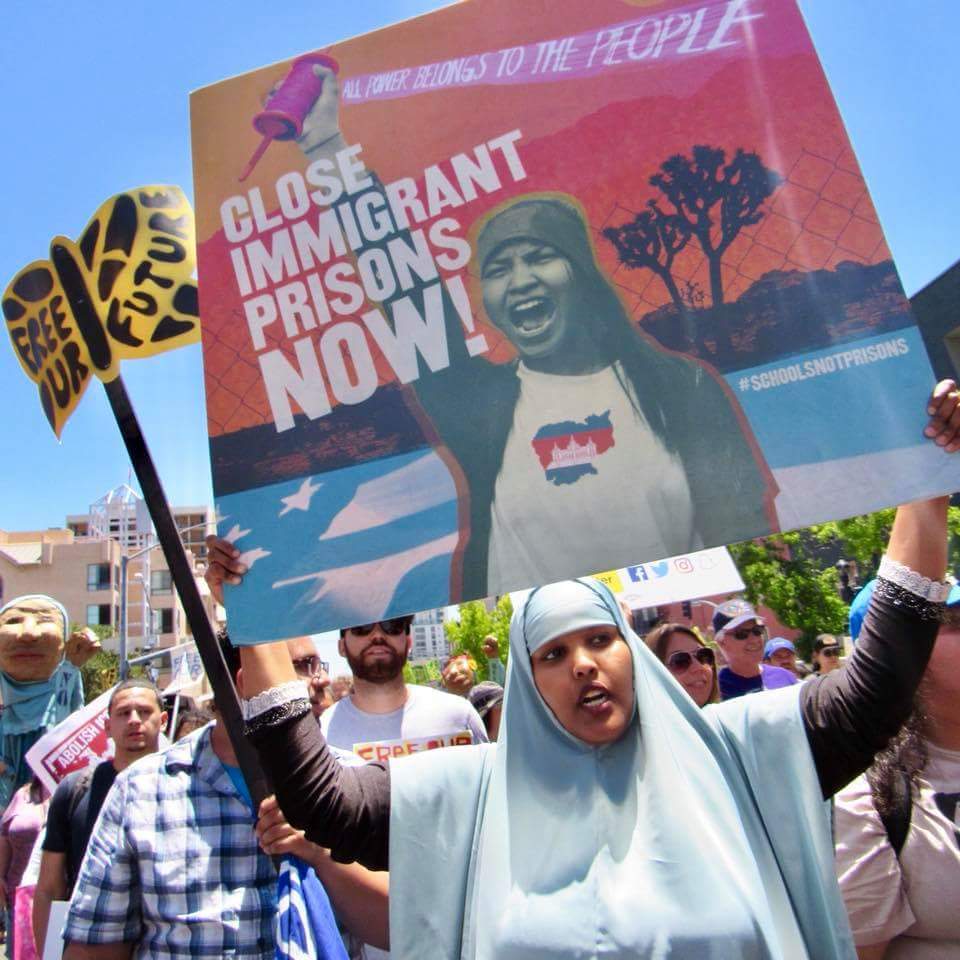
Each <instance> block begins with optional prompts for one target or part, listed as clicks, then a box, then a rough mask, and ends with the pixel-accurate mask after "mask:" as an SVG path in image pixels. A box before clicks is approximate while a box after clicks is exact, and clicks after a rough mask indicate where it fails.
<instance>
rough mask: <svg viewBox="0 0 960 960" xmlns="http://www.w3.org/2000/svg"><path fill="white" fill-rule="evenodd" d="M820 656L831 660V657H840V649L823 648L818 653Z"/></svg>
mask: <svg viewBox="0 0 960 960" xmlns="http://www.w3.org/2000/svg"><path fill="white" fill-rule="evenodd" d="M820 656H821V657H831V658H832V657H839V656H840V648H839V647H824V648H823V649H822V650H821V651H820Z"/></svg>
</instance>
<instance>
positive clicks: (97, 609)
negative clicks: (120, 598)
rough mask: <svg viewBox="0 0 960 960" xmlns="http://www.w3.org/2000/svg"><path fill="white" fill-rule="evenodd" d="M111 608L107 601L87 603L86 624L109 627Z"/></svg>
mask: <svg viewBox="0 0 960 960" xmlns="http://www.w3.org/2000/svg"><path fill="white" fill-rule="evenodd" d="M112 609H113V608H112V607H111V606H110V604H109V603H90V604H87V626H88V627H109V626H110V614H111V612H112Z"/></svg>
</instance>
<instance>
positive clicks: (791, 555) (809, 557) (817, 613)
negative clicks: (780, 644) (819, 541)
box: [730, 531, 847, 657]
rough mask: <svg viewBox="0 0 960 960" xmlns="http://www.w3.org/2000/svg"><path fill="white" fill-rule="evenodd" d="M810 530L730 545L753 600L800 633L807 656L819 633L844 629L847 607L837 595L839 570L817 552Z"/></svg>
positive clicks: (748, 595)
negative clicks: (766, 607)
mask: <svg viewBox="0 0 960 960" xmlns="http://www.w3.org/2000/svg"><path fill="white" fill-rule="evenodd" d="M815 547H816V539H815V538H814V537H813V536H811V534H810V533H809V531H795V532H793V533H785V534H782V535H780V536H777V537H768V538H767V539H765V540H754V541H749V542H747V543H739V544H735V545H734V546H732V547H730V553H731V555H732V556H733V560H734V563H736V565H737V569H738V570H739V571H740V576H741V577H743V582H744V584H745V585H746V588H747V589H746V595H747V599H748V600H749V601H750V602H751V603H755V604H756V603H764V604H766V606H768V607H769V608H770V609H771V610H772V611H773V612H774V613H775V614H776V615H777V618H778V619H779V620H780V622H781V623H783V624H784V625H785V626H788V627H793V628H794V629H795V630H800V631H801V634H802V636H801V638H800V640H799V648H800V653H801V654H802V655H803V656H805V657H808V656H809V655H810V649H811V647H812V645H813V641H814V639H815V637H816V635H817V634H818V633H843V631H844V629H845V626H846V622H847V606H846V604H845V603H844V602H843V601H842V600H841V599H840V594H839V593H838V580H837V571H836V569H835V568H834V567H833V566H832V565H829V566H827V567H826V568H824V563H823V560H822V558H821V557H820V556H818V554H817V552H816V550H815Z"/></svg>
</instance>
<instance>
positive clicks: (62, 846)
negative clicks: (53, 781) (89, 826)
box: [41, 774, 77, 853]
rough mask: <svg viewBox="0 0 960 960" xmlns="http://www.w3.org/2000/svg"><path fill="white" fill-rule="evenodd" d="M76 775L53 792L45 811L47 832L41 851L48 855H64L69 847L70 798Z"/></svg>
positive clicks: (67, 779) (65, 780)
mask: <svg viewBox="0 0 960 960" xmlns="http://www.w3.org/2000/svg"><path fill="white" fill-rule="evenodd" d="M76 779H77V778H76V775H75V774H71V775H70V776H68V777H66V778H65V779H64V780H62V781H61V782H60V783H58V784H57V789H56V790H54V791H53V796H52V797H51V798H50V806H49V808H48V809H47V832H46V833H45V834H44V835H43V845H42V847H41V849H43V850H49V851H50V853H66V852H67V850H68V848H69V846H70V837H69V834H70V798H71V797H72V796H73V784H74V783H75V782H76Z"/></svg>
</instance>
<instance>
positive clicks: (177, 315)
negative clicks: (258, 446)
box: [3, 186, 200, 437]
mask: <svg viewBox="0 0 960 960" xmlns="http://www.w3.org/2000/svg"><path fill="white" fill-rule="evenodd" d="M195 264H196V246H195V241H194V222H193V210H192V209H191V207H190V204H189V202H188V201H187V198H186V197H185V196H184V193H183V191H182V190H181V189H180V188H179V187H173V186H149V187H140V188H138V189H136V190H131V191H129V192H127V193H119V194H117V195H116V196H114V197H111V198H110V199H109V200H108V201H107V202H106V203H104V204H103V205H101V207H100V209H99V210H97V212H96V213H95V214H94V215H93V218H92V219H91V220H90V222H89V223H88V224H87V227H86V229H85V230H84V231H83V234H82V235H81V237H80V239H79V240H78V241H77V242H76V243H75V242H74V241H72V240H70V239H68V238H67V237H55V238H54V240H53V242H52V243H51V244H50V259H49V260H35V261H34V262H33V263H31V264H28V265H27V266H26V267H24V268H23V269H22V270H21V271H20V272H19V273H18V274H17V275H16V276H15V277H14V278H13V280H11V281H10V283H9V285H8V286H7V289H6V290H5V291H4V294H3V316H4V319H5V320H6V324H7V332H8V333H9V334H10V340H11V341H12V343H13V349H14V350H15V351H16V354H17V357H18V358H19V360H20V365H21V366H22V367H23V369H24V372H25V373H26V374H27V376H28V377H29V378H30V379H31V380H32V381H33V382H34V383H36V384H37V387H38V388H39V391H40V403H41V405H42V407H43V412H44V413H45V414H46V417H47V420H48V421H49V422H50V426H51V427H53V431H54V433H55V434H56V435H57V436H58V437H59V436H60V433H61V431H62V430H63V426H64V424H65V423H66V422H67V419H68V418H69V416H70V414H71V413H73V411H74V409H75V408H76V406H77V403H79V401H80V397H81V396H83V391H84V390H85V389H86V387H87V383H88V382H89V380H90V377H91V376H92V375H96V376H97V377H99V378H100V379H101V380H103V381H105V382H106V381H110V380H114V379H116V377H117V376H118V375H119V373H120V361H121V360H123V359H126V358H135V357H148V356H152V355H153V354H155V353H160V352H162V351H164V350H172V349H173V348H175V347H179V346H183V345H184V344H187V343H196V342H197V341H199V339H200V322H199V311H198V308H197V287H196V284H195V283H194V282H193V280H192V279H191V278H192V275H193V272H194V267H195Z"/></svg>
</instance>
